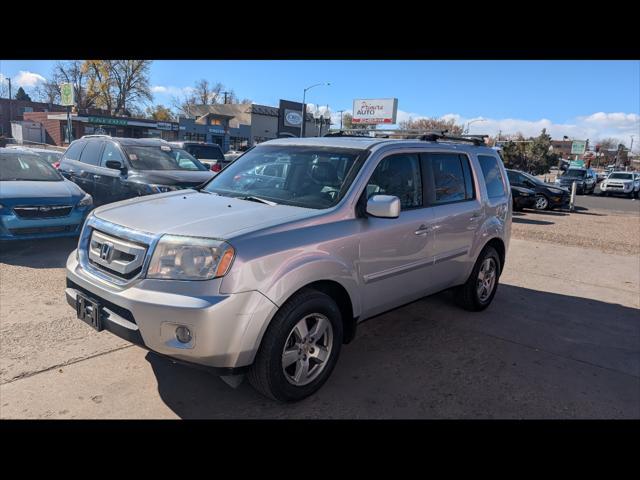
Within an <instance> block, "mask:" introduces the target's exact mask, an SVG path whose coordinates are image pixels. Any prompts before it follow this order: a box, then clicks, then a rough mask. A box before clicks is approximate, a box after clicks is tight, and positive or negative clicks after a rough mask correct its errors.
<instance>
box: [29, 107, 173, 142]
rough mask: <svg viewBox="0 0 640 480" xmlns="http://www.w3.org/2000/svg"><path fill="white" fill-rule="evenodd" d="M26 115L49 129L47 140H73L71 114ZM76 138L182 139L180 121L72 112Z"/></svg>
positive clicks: (36, 113) (73, 131)
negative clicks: (180, 136)
mask: <svg viewBox="0 0 640 480" xmlns="http://www.w3.org/2000/svg"><path fill="white" fill-rule="evenodd" d="M24 119H25V120H29V121H32V122H39V123H41V124H42V125H43V127H44V130H45V137H46V143H48V144H51V145H58V146H65V145H68V144H69V136H68V132H67V114H66V113H50V112H25V113H24ZM71 124H72V127H71V128H72V139H77V138H80V137H82V136H83V135H110V136H112V137H126V138H161V139H163V140H167V141H173V140H178V138H179V125H178V123H177V122H162V121H156V120H150V119H141V118H130V117H113V116H105V115H75V114H72V115H71Z"/></svg>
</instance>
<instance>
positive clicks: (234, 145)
mask: <svg viewBox="0 0 640 480" xmlns="http://www.w3.org/2000/svg"><path fill="white" fill-rule="evenodd" d="M248 145H249V139H248V138H247V137H230V138H229V149H230V150H236V151H238V150H240V149H241V148H246V147H247V146H248Z"/></svg>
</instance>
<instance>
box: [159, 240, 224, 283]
mask: <svg viewBox="0 0 640 480" xmlns="http://www.w3.org/2000/svg"><path fill="white" fill-rule="evenodd" d="M234 257H235V250H234V249H233V247H232V246H231V245H229V244H228V243H226V242H223V241H222V240H210V239H207V238H197V237H182V236H177V235H165V236H163V237H162V238H161V239H160V241H159V242H158V245H157V246H156V249H155V251H154V252H153V257H151V263H150V264H149V270H148V272H147V278H159V279H165V280H210V279H212V278H216V277H223V276H224V275H226V274H227V272H228V271H229V267H231V263H232V262H233V259H234Z"/></svg>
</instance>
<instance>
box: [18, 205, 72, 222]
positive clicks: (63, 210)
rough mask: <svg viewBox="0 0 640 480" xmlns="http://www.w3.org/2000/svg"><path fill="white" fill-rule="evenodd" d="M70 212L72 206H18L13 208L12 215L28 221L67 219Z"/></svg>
mask: <svg viewBox="0 0 640 480" xmlns="http://www.w3.org/2000/svg"><path fill="white" fill-rule="evenodd" d="M71 210H73V205H19V206H15V207H13V213H15V214H16V215H17V216H18V217H20V218H23V219H28V220H47V219H49V218H60V217H67V216H69V214H70V213H71Z"/></svg>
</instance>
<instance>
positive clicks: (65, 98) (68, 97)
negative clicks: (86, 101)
mask: <svg viewBox="0 0 640 480" xmlns="http://www.w3.org/2000/svg"><path fill="white" fill-rule="evenodd" d="M73 97H74V95H73V84H71V83H63V84H61V85H60V105H64V106H65V107H71V106H73V105H74V104H75V102H74V100H75V99H74V98H73Z"/></svg>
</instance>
